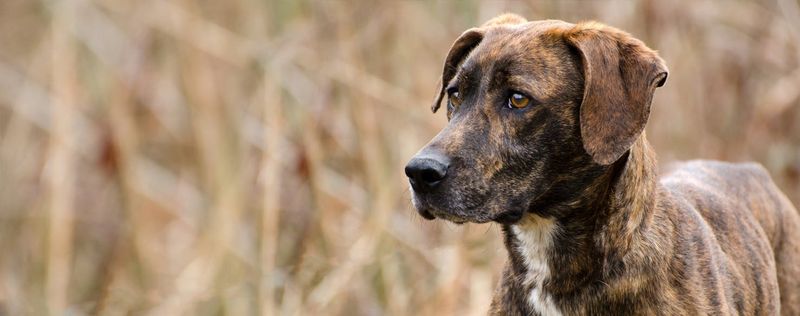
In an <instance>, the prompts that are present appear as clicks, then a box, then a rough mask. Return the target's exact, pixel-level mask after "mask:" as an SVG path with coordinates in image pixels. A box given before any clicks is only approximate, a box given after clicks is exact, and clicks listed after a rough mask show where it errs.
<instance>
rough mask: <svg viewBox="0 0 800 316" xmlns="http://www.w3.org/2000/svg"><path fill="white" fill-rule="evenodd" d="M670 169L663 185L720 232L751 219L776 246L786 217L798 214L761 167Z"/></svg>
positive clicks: (702, 163) (705, 163) (706, 164)
mask: <svg viewBox="0 0 800 316" xmlns="http://www.w3.org/2000/svg"><path fill="white" fill-rule="evenodd" d="M668 169H670V171H669V172H667V173H666V174H665V175H664V177H662V178H661V181H660V182H661V184H662V185H663V186H664V187H665V188H666V189H667V191H669V192H670V194H671V196H672V198H673V199H674V200H676V201H682V202H683V203H684V205H685V206H687V205H691V206H690V207H691V208H693V209H695V210H697V211H698V212H699V213H700V214H701V215H702V216H703V217H704V218H705V220H706V221H708V223H709V224H711V226H712V227H714V228H716V229H721V230H725V229H731V225H732V224H733V223H739V224H746V222H748V220H744V219H750V220H749V221H754V222H757V223H758V224H759V225H760V226H761V228H762V229H763V230H764V232H765V233H766V235H767V237H768V239H769V240H770V242H771V243H773V244H774V243H775V242H776V241H777V240H778V239H779V236H777V234H779V231H780V230H779V229H778V226H779V223H780V222H781V220H782V218H783V217H784V216H785V214H786V213H787V212H794V211H793V207H792V206H791V202H789V201H788V199H787V198H786V196H785V195H784V194H783V193H782V192H781V191H780V189H778V187H777V186H776V185H775V183H774V182H773V181H772V177H770V175H769V172H768V171H767V170H766V169H765V168H764V167H763V166H762V165H761V164H758V163H754V162H747V163H729V162H721V161H710V160H693V161H687V162H681V163H677V164H675V165H673V166H671V167H670V168H668ZM743 220H744V221H743ZM734 226H735V225H734ZM737 229H738V228H737Z"/></svg>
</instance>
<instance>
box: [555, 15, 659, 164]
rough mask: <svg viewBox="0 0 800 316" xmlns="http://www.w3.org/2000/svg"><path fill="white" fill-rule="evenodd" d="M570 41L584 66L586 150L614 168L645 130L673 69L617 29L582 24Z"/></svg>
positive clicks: (568, 34) (582, 110)
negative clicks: (655, 98) (658, 92)
mask: <svg viewBox="0 0 800 316" xmlns="http://www.w3.org/2000/svg"><path fill="white" fill-rule="evenodd" d="M565 39H566V41H567V43H569V44H570V45H572V46H574V47H575V48H576V49H577V50H578V51H579V52H580V55H581V59H582V62H583V77H584V92H583V103H582V104H581V108H580V126H581V138H582V139H583V148H584V149H585V150H586V152H587V153H589V155H591V156H592V159H593V160H594V161H595V162H596V163H598V164H601V165H609V164H611V163H613V162H615V161H617V159H619V158H620V157H621V156H622V155H623V154H624V153H625V152H627V151H628V149H630V147H631V145H633V142H635V141H636V139H637V138H638V137H639V135H640V134H641V133H642V131H643V130H644V126H645V123H647V117H648V116H649V115H650V102H651V101H652V99H653V92H654V91H655V88H656V87H660V86H663V85H664V82H665V81H666V80H667V67H666V65H664V61H663V60H661V58H660V57H658V54H656V52H655V51H653V50H651V49H650V48H648V47H647V46H645V45H644V43H642V42H641V41H639V40H637V39H635V38H633V37H632V36H631V35H630V34H628V33H625V32H623V31H620V30H618V29H615V28H612V27H608V26H604V25H600V24H597V23H588V24H579V25H576V26H575V28H574V29H572V30H570V31H568V32H566V33H565Z"/></svg>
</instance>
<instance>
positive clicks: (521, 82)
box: [505, 75, 536, 97]
mask: <svg viewBox="0 0 800 316" xmlns="http://www.w3.org/2000/svg"><path fill="white" fill-rule="evenodd" d="M534 82H535V80H534V79H533V78H532V77H530V76H521V75H508V76H506V77H505V83H506V85H508V86H511V87H512V88H516V89H520V90H524V92H527V93H535V92H536V90H535V89H534V84H533V83H534ZM532 97H536V95H532Z"/></svg>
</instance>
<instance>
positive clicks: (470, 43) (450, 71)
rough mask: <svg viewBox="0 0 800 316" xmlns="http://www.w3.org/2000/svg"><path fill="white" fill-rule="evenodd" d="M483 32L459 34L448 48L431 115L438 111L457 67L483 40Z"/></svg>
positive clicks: (473, 31) (469, 31)
mask: <svg viewBox="0 0 800 316" xmlns="http://www.w3.org/2000/svg"><path fill="white" fill-rule="evenodd" d="M483 32H484V31H483V29H480V28H471V29H469V30H466V31H464V33H461V36H459V37H458V39H456V41H455V43H453V46H451V47H450V52H449V53H447V58H445V60H444V70H443V71H442V78H441V79H440V83H439V90H438V91H437V94H436V98H435V100H434V101H433V105H432V106H431V111H433V113H436V110H438V109H439V105H440V104H441V103H442V98H444V92H445V91H444V89H445V86H446V85H447V83H448V82H450V80H452V79H453V76H455V75H456V71H457V70H458V65H459V64H461V61H463V60H464V58H466V57H467V55H469V52H471V51H472V49H473V48H475V46H478V44H479V43H480V42H481V40H483V34H484V33H483Z"/></svg>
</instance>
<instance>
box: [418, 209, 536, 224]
mask: <svg viewBox="0 0 800 316" xmlns="http://www.w3.org/2000/svg"><path fill="white" fill-rule="evenodd" d="M417 213H418V214H419V215H420V216H422V218H424V219H426V220H434V219H442V220H446V221H449V222H453V223H456V224H464V223H468V222H469V223H476V224H482V223H488V222H496V223H499V224H503V225H510V224H514V223H517V222H519V221H520V220H521V219H522V216H523V215H524V214H525V212H524V211H523V210H510V211H504V212H500V213H498V214H495V215H490V214H488V213H484V212H478V211H477V210H474V211H466V212H464V213H468V214H470V213H471V214H485V215H477V216H470V215H459V214H455V213H453V212H447V211H439V210H433V209H428V208H418V209H417Z"/></svg>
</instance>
